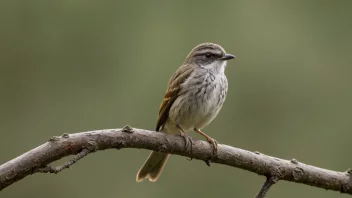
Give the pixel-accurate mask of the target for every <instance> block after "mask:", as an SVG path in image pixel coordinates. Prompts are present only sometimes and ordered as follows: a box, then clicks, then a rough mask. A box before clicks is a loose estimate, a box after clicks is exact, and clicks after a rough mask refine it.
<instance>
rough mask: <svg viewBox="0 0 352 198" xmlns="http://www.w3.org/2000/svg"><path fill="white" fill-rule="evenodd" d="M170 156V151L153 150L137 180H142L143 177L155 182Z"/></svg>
mask: <svg viewBox="0 0 352 198" xmlns="http://www.w3.org/2000/svg"><path fill="white" fill-rule="evenodd" d="M169 156H170V154H168V153H160V152H156V151H153V152H152V153H151V154H150V155H149V157H148V159H147V161H146V162H145V163H144V165H143V166H142V167H141V169H139V171H138V173H137V177H136V181H137V182H141V181H142V180H143V179H149V181H151V182H155V181H156V180H157V179H158V178H159V176H160V173H161V171H162V170H163V168H164V165H165V163H166V161H167V159H168V158H169Z"/></svg>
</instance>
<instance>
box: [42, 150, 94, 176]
mask: <svg viewBox="0 0 352 198" xmlns="http://www.w3.org/2000/svg"><path fill="white" fill-rule="evenodd" d="M91 152H92V151H91V150H89V149H87V148H84V149H82V151H81V152H79V153H78V154H77V155H75V156H74V157H73V158H72V159H71V160H70V161H68V162H65V163H64V164H63V165H61V166H57V167H51V166H48V165H47V166H45V167H44V168H38V169H36V170H35V172H39V173H55V174H57V173H59V172H60V171H62V170H64V169H66V168H69V167H70V166H72V165H73V164H74V163H76V162H77V161H78V160H80V159H82V158H83V157H85V156H86V155H88V154H89V153H91Z"/></svg>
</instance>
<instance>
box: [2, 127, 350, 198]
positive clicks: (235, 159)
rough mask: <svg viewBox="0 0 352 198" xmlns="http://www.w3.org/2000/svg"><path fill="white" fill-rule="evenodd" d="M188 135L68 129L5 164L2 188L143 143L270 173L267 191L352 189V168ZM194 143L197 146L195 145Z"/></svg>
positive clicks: (267, 174)
mask: <svg viewBox="0 0 352 198" xmlns="http://www.w3.org/2000/svg"><path fill="white" fill-rule="evenodd" d="M191 144H192V145H189V143H187V139H185V138H184V137H182V136H179V135H165V134H163V133H157V132H154V131H148V130H144V129H136V128H131V127H124V128H123V129H108V130H97V131H88V132H84V133H75V134H64V135H62V136H60V137H53V138H51V139H50V140H49V141H48V142H46V143H44V144H42V145H40V146H38V147H37V148H34V149H32V150H30V151H28V152H26V153H24V154H22V155H20V156H19V157H17V158H15V159H13V160H11V161H9V162H6V163H5V164H2V165H0V190H2V189H4V188H6V187H7V186H9V185H11V184H13V183H15V182H16V181H18V180H21V179H23V178H24V177H26V176H28V175H31V174H34V173H37V172H50V173H58V172H60V171H61V170H63V169H65V168H68V167H69V166H71V165H72V164H74V163H75V162H77V161H78V160H79V159H81V158H83V157H84V156H86V155H87V154H89V153H92V152H95V151H97V150H105V149H111V148H117V149H122V148H139V149H148V150H154V151H160V152H167V153H171V154H175V155H181V156H185V157H188V158H190V159H198V160H203V161H205V162H207V164H210V162H212V163H219V164H224V165H228V166H233V167H237V168H241V169H244V170H248V171H251V172H254V173H257V174H259V175H264V176H268V178H269V179H268V180H267V181H266V184H264V185H263V187H262V189H261V191H263V192H264V193H259V194H258V195H260V194H262V195H263V196H264V195H265V193H266V192H267V190H268V189H269V188H270V186H271V185H272V184H273V183H275V182H276V181H279V180H286V181H291V182H296V183H302V184H307V185H311V186H315V187H319V188H323V189H328V190H334V191H340V192H341V193H347V194H351V195H352V175H351V172H352V171H350V170H349V171H346V172H336V171H331V170H327V169H323V168H318V167H314V166H310V165H307V164H304V163H300V162H298V161H297V160H291V161H289V160H284V159H279V158H275V157H271V156H267V155H264V154H261V153H259V152H251V151H246V150H242V149H239V148H234V147H230V146H227V145H221V144H219V145H218V152H217V155H216V156H214V155H213V148H212V146H211V145H210V144H209V143H208V142H206V141H201V140H192V141H191ZM190 146H191V147H190ZM70 155H75V156H74V157H73V159H72V160H70V161H69V162H66V163H65V164H64V165H62V166H59V167H55V168H52V167H50V166H49V165H50V163H52V162H54V161H56V160H58V159H61V158H63V157H66V156H70Z"/></svg>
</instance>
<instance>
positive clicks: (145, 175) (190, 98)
mask: <svg viewBox="0 0 352 198" xmlns="http://www.w3.org/2000/svg"><path fill="white" fill-rule="evenodd" d="M232 58H234V56H233V55H231V54H226V53H225V50H224V49H223V48H222V47H221V46H219V45H217V44H213V43H203V44H200V45H198V46H196V47H195V48H193V49H192V51H191V52H190V53H189V54H188V56H187V57H186V59H185V62H184V63H183V65H182V66H181V67H179V68H178V69H177V70H176V72H175V73H174V74H173V75H172V76H171V78H170V80H169V83H168V88H167V90H166V93H165V95H164V99H163V101H162V102H161V105H160V108H159V115H158V120H157V124H156V131H160V132H163V133H169V134H182V135H185V134H184V133H185V132H188V131H190V130H194V131H195V132H197V133H198V134H200V135H202V136H204V137H205V138H206V139H207V141H208V142H210V143H211V144H212V145H213V146H214V150H215V151H216V148H217V144H216V141H215V140H214V139H212V138H211V137H209V136H208V135H206V134H205V133H203V132H202V131H201V130H200V129H201V128H203V127H204V126H206V125H208V124H209V123H210V122H211V121H212V120H213V119H214V118H215V117H216V115H217V114H218V112H219V110H220V109H221V106H222V104H223V102H224V100H225V97H226V93H227V79H226V76H225V75H224V70H225V67H226V61H227V60H229V59H232ZM169 155H170V154H167V153H161V152H155V151H153V152H152V153H151V154H150V155H149V157H148V159H147V160H146V162H145V163H144V165H143V166H142V167H141V169H140V170H139V171H138V173H137V177H136V180H137V182H140V181H142V180H143V179H149V181H152V182H154V181H156V180H157V179H158V178H159V176H160V173H161V171H162V169H163V168H164V166H165V163H166V161H167V159H168V157H169Z"/></svg>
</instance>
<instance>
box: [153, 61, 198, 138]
mask: <svg viewBox="0 0 352 198" xmlns="http://www.w3.org/2000/svg"><path fill="white" fill-rule="evenodd" d="M192 72H193V68H192V67H190V66H189V65H183V66H181V67H180V68H178V69H177V71H176V72H175V73H174V74H173V75H172V76H171V78H170V80H169V84H168V88H167V90H166V93H165V95H164V99H163V101H162V102H161V105H160V108H159V116H158V122H157V124H156V131H160V130H161V129H162V128H163V127H164V125H165V123H166V121H167V119H168V117H169V111H170V108H171V106H172V104H173V103H174V102H175V100H176V99H177V97H178V96H179V95H180V93H181V91H182V88H181V85H182V83H184V82H185V81H186V80H187V79H188V77H189V76H190V75H191V74H192Z"/></svg>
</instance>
